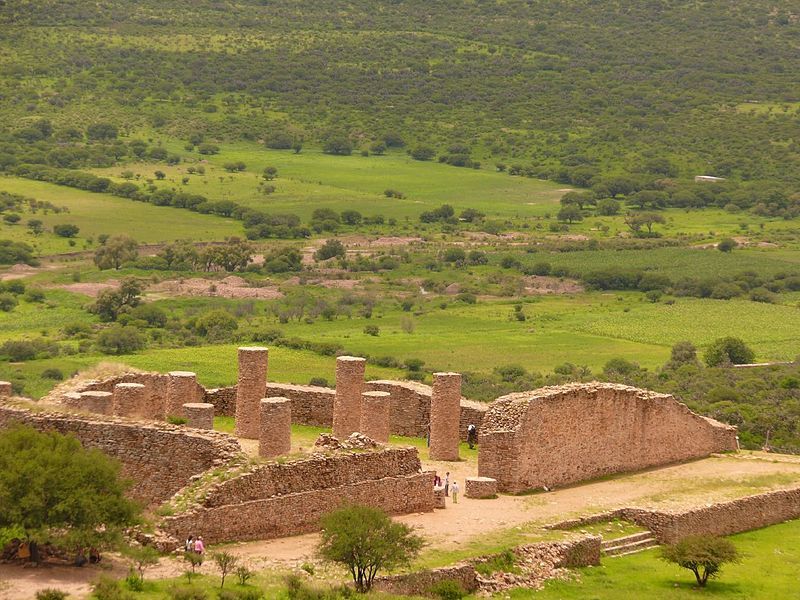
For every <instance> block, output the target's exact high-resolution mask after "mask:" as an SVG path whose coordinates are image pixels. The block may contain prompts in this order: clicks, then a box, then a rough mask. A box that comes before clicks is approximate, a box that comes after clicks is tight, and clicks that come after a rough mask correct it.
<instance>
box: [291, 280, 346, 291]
mask: <svg viewBox="0 0 800 600" xmlns="http://www.w3.org/2000/svg"><path fill="white" fill-rule="evenodd" d="M284 284H285V285H313V286H317V287H324V288H330V289H340V290H352V289H353V288H355V287H357V286H358V285H360V284H361V280H359V279H337V278H335V277H333V278H324V277H319V278H317V277H315V278H310V279H303V280H301V279H300V278H299V277H290V278H289V279H287V280H286V281H285V282H284Z"/></svg>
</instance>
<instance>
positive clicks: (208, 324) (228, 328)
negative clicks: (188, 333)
mask: <svg viewBox="0 0 800 600" xmlns="http://www.w3.org/2000/svg"><path fill="white" fill-rule="evenodd" d="M238 327H239V323H238V322H237V321H236V317H234V316H233V315H232V314H231V313H229V312H228V311H227V310H224V309H217V310H210V311H208V312H206V313H204V314H203V315H201V316H200V318H198V319H197V322H196V324H195V329H196V330H197V333H199V334H200V335H202V336H205V337H207V338H209V339H210V340H225V339H227V338H228V337H230V335H231V334H232V333H233V332H234V331H236V329H237V328H238Z"/></svg>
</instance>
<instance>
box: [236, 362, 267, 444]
mask: <svg viewBox="0 0 800 600" xmlns="http://www.w3.org/2000/svg"><path fill="white" fill-rule="evenodd" d="M268 355H269V350H268V349H267V348H260V347H254V348H239V380H238V382H237V384H236V435H237V436H238V437H242V438H248V439H251V440H257V439H258V436H259V419H260V416H259V404H258V403H259V402H260V401H261V399H262V398H263V397H264V396H266V395H267V361H268Z"/></svg>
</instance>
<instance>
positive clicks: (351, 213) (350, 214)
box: [342, 210, 363, 225]
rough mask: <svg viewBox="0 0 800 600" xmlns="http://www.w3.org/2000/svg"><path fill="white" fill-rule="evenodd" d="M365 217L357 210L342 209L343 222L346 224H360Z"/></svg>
mask: <svg viewBox="0 0 800 600" xmlns="http://www.w3.org/2000/svg"><path fill="white" fill-rule="evenodd" d="M362 220H363V217H362V216H361V213H360V212H358V211H357V210H343V211H342V223H344V224H345V225H359V224H360V223H361V221H362Z"/></svg>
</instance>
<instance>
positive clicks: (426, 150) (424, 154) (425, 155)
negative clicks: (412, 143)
mask: <svg viewBox="0 0 800 600" xmlns="http://www.w3.org/2000/svg"><path fill="white" fill-rule="evenodd" d="M410 154H411V158H413V159H414V160H431V159H432V158H433V157H434V156H436V150H434V149H433V148H431V147H430V146H417V147H416V148H414V149H413V150H411V153H410Z"/></svg>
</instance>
